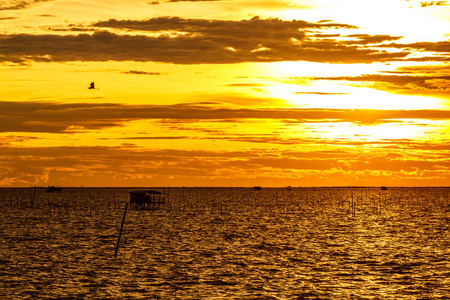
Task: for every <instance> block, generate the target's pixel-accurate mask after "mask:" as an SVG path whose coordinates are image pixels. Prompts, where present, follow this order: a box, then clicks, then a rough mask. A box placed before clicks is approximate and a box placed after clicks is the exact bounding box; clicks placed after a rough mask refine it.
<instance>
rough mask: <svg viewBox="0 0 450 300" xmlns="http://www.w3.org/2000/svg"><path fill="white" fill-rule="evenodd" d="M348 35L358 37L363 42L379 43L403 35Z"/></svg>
mask: <svg viewBox="0 0 450 300" xmlns="http://www.w3.org/2000/svg"><path fill="white" fill-rule="evenodd" d="M347 37H351V38H356V39H358V40H359V41H360V42H361V43H362V44H378V43H382V42H385V41H396V40H399V39H401V38H402V36H390V35H369V34H352V35H348V36H347Z"/></svg>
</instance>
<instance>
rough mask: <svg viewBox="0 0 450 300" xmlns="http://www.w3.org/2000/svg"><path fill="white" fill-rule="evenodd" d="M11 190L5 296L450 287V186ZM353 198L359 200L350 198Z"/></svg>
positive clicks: (2, 278)
mask: <svg viewBox="0 0 450 300" xmlns="http://www.w3.org/2000/svg"><path fill="white" fill-rule="evenodd" d="M131 190H132V189H63V190H62V192H60V193H46V192H45V189H36V191H35V195H34V208H33V207H32V205H33V202H32V199H33V189H0V299H450V261H449V258H450V233H449V228H450V224H449V221H450V199H449V193H450V188H396V189H389V190H388V191H381V190H380V189H378V188H370V189H366V188H294V189H292V190H291V191H288V190H286V189H281V188H280V189H277V188H270V189H269V188H268V189H264V188H263V189H262V190H261V191H255V190H253V189H248V188H183V189H181V188H179V189H170V191H169V201H168V204H169V205H167V207H166V210H160V211H136V210H133V211H128V212H127V216H126V220H125V225H124V229H123V233H122V238H121V244H120V247H119V251H118V255H117V258H114V252H115V247H116V243H117V238H118V235H119V229H120V225H121V222H122V217H123V212H124V207H125V203H126V202H127V201H128V197H129V195H128V192H129V191H131ZM352 198H353V200H352Z"/></svg>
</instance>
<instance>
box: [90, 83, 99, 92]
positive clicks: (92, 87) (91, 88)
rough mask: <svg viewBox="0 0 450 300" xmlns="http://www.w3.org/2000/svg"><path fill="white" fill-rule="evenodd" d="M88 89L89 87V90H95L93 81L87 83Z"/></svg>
mask: <svg viewBox="0 0 450 300" xmlns="http://www.w3.org/2000/svg"><path fill="white" fill-rule="evenodd" d="M88 89H90V90H95V89H96V88H95V83H94V82H91V84H90V85H89V87H88ZM97 90H98V89H97Z"/></svg>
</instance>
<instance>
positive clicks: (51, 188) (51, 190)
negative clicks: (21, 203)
mask: <svg viewBox="0 0 450 300" xmlns="http://www.w3.org/2000/svg"><path fill="white" fill-rule="evenodd" d="M59 192H62V189H61V188H60V187H55V186H53V185H52V186H49V187H48V188H47V193H59Z"/></svg>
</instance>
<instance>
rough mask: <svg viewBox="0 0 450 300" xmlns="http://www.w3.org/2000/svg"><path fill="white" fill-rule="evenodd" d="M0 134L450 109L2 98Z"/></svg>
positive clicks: (344, 118) (372, 117)
mask: <svg viewBox="0 0 450 300" xmlns="http://www.w3.org/2000/svg"><path fill="white" fill-rule="evenodd" d="M0 117H1V118H0V131H1V132H51V133H73V132H79V131H85V130H94V129H102V128H108V127H117V126H122V125H123V124H124V123H126V122H129V121H134V120H183V121H184V122H188V123H189V122H194V121H196V120H238V119H256V120H258V119H275V120H295V121H296V122H299V123H309V122H318V121H326V122H331V121H332V122H354V123H361V124H377V123H380V122H386V121H389V120H396V122H398V119H428V120H448V119H450V111H445V110H365V109H360V110H341V109H228V108H215V107H211V106H202V105H189V104H183V105H160V106H158V105H121V104H57V103H43V102H0Z"/></svg>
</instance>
